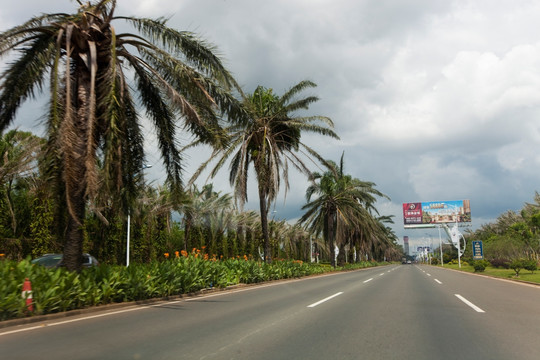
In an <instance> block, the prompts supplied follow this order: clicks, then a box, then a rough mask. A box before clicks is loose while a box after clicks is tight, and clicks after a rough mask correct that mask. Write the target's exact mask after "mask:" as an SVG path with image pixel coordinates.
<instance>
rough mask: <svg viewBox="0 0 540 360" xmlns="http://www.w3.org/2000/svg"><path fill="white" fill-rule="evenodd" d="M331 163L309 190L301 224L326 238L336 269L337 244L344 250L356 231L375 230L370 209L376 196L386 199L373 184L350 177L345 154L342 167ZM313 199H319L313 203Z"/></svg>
mask: <svg viewBox="0 0 540 360" xmlns="http://www.w3.org/2000/svg"><path fill="white" fill-rule="evenodd" d="M327 163H328V165H329V170H328V171H326V172H325V173H323V174H320V173H315V174H314V176H313V177H314V181H313V184H312V185H310V186H309V187H308V189H307V190H306V200H307V202H308V203H307V204H306V205H304V206H303V207H302V210H306V212H305V214H304V215H303V216H302V217H301V218H300V219H299V220H298V221H299V223H300V224H306V225H307V226H308V227H309V228H310V230H311V231H312V232H314V233H315V234H320V233H322V234H323V237H324V239H325V240H326V243H327V244H328V245H329V249H330V257H331V263H332V266H334V267H335V266H336V261H335V245H336V242H338V243H339V245H342V247H343V245H344V242H343V240H342V238H344V237H345V234H347V233H348V234H350V233H351V232H352V231H353V230H354V229H360V228H364V229H374V228H375V226H376V222H375V220H374V218H373V216H372V215H371V213H370V211H369V210H368V209H371V208H374V206H373V204H374V203H375V197H374V195H376V196H385V195H384V194H382V193H381V192H379V191H378V190H376V189H375V188H374V184H373V183H371V182H365V181H360V180H358V179H356V178H352V177H351V176H350V175H346V174H345V173H344V164H343V154H342V155H341V161H340V165H339V166H338V165H337V164H335V163H334V162H333V161H327ZM313 195H316V198H315V199H314V200H311V198H312V197H313ZM340 235H341V236H340ZM338 236H340V237H341V239H340V238H338Z"/></svg>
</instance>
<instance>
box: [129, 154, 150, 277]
mask: <svg viewBox="0 0 540 360" xmlns="http://www.w3.org/2000/svg"><path fill="white" fill-rule="evenodd" d="M151 167H152V165H150V164H147V165H143V167H142V170H144V169H148V168H151ZM130 225H131V210H130V209H129V205H128V216H127V239H126V267H128V266H129V238H130V236H129V235H130V234H129V231H130V227H131V226H130Z"/></svg>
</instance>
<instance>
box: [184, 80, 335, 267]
mask: <svg viewBox="0 0 540 360" xmlns="http://www.w3.org/2000/svg"><path fill="white" fill-rule="evenodd" d="M315 86H316V85H315V84H314V83H313V82H311V81H301V82H300V83H298V84H296V85H295V86H293V87H292V88H290V89H289V90H288V91H286V92H285V93H284V94H283V95H282V96H278V95H276V94H274V92H273V90H272V89H267V88H264V87H262V86H259V87H257V89H255V91H254V92H253V94H251V95H248V96H245V97H244V99H243V104H244V106H245V109H246V110H247V112H248V114H249V118H248V119H247V121H245V122H242V123H238V124H233V125H232V126H230V127H229V128H228V131H229V134H230V141H229V143H228V145H227V146H226V147H224V148H221V149H217V150H215V151H214V153H213V154H212V156H211V157H210V159H209V160H208V161H207V162H205V163H203V164H202V165H201V167H200V168H199V170H198V171H197V172H196V173H195V175H194V178H196V177H197V176H198V175H199V174H200V172H201V171H202V170H203V169H205V168H206V166H207V165H208V163H209V162H210V161H212V160H213V159H216V158H217V159H218V160H217V164H216V165H215V167H214V169H213V170H212V172H211V174H210V176H211V177H214V176H215V175H216V174H217V172H218V171H219V169H220V168H221V167H222V166H223V165H224V164H225V163H226V162H227V160H229V159H231V158H232V159H231V162H230V173H229V181H230V182H231V185H232V186H233V187H234V196H235V198H236V199H237V200H239V202H240V203H241V204H245V202H247V200H248V195H247V183H248V172H249V169H250V167H251V165H253V169H254V170H255V176H256V179H257V184H258V194H259V209H260V215H261V226H262V233H263V240H264V258H265V260H266V261H267V262H270V261H271V251H270V238H269V234H268V211H269V209H270V206H271V204H272V203H273V202H274V201H275V199H276V197H277V194H278V192H279V189H280V185H281V182H282V180H283V181H284V182H285V190H287V189H288V188H289V180H288V174H289V162H290V163H291V164H292V165H293V166H294V167H295V168H296V169H298V170H299V171H300V172H301V173H304V174H310V171H309V169H308V167H307V166H306V164H305V163H304V160H303V156H302V155H305V157H307V158H310V159H311V158H316V159H318V160H319V161H322V162H324V160H323V159H322V158H321V157H320V156H319V155H318V154H317V152H316V151H315V150H313V149H312V148H310V147H309V146H307V145H306V144H304V143H303V142H302V141H301V135H302V133H305V132H313V133H318V134H322V135H327V136H331V137H333V138H338V136H337V135H336V133H335V132H334V131H333V130H332V128H333V122H332V120H331V119H330V118H328V117H325V116H319V115H315V116H307V117H305V116H298V115H296V114H295V112H297V111H298V110H302V109H308V108H309V105H310V104H312V103H314V102H315V101H317V100H318V98H317V97H315V96H307V97H304V98H297V96H298V94H299V93H300V92H301V91H303V90H305V89H307V88H311V87H315ZM301 154H302V155H301ZM285 194H286V192H285Z"/></svg>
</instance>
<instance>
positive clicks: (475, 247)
mask: <svg viewBox="0 0 540 360" xmlns="http://www.w3.org/2000/svg"><path fill="white" fill-rule="evenodd" d="M472 251H473V260H483V259H484V248H483V246H482V241H480V240H477V241H473V242H472Z"/></svg>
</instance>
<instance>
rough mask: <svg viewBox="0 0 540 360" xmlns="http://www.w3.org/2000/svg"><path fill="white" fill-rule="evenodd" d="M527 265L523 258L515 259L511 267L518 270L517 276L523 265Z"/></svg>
mask: <svg viewBox="0 0 540 360" xmlns="http://www.w3.org/2000/svg"><path fill="white" fill-rule="evenodd" d="M524 266H525V263H524V261H523V260H522V259H514V260H512V262H511V263H510V269H512V270H514V271H515V272H516V276H519V272H520V271H521V269H523V267H524Z"/></svg>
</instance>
